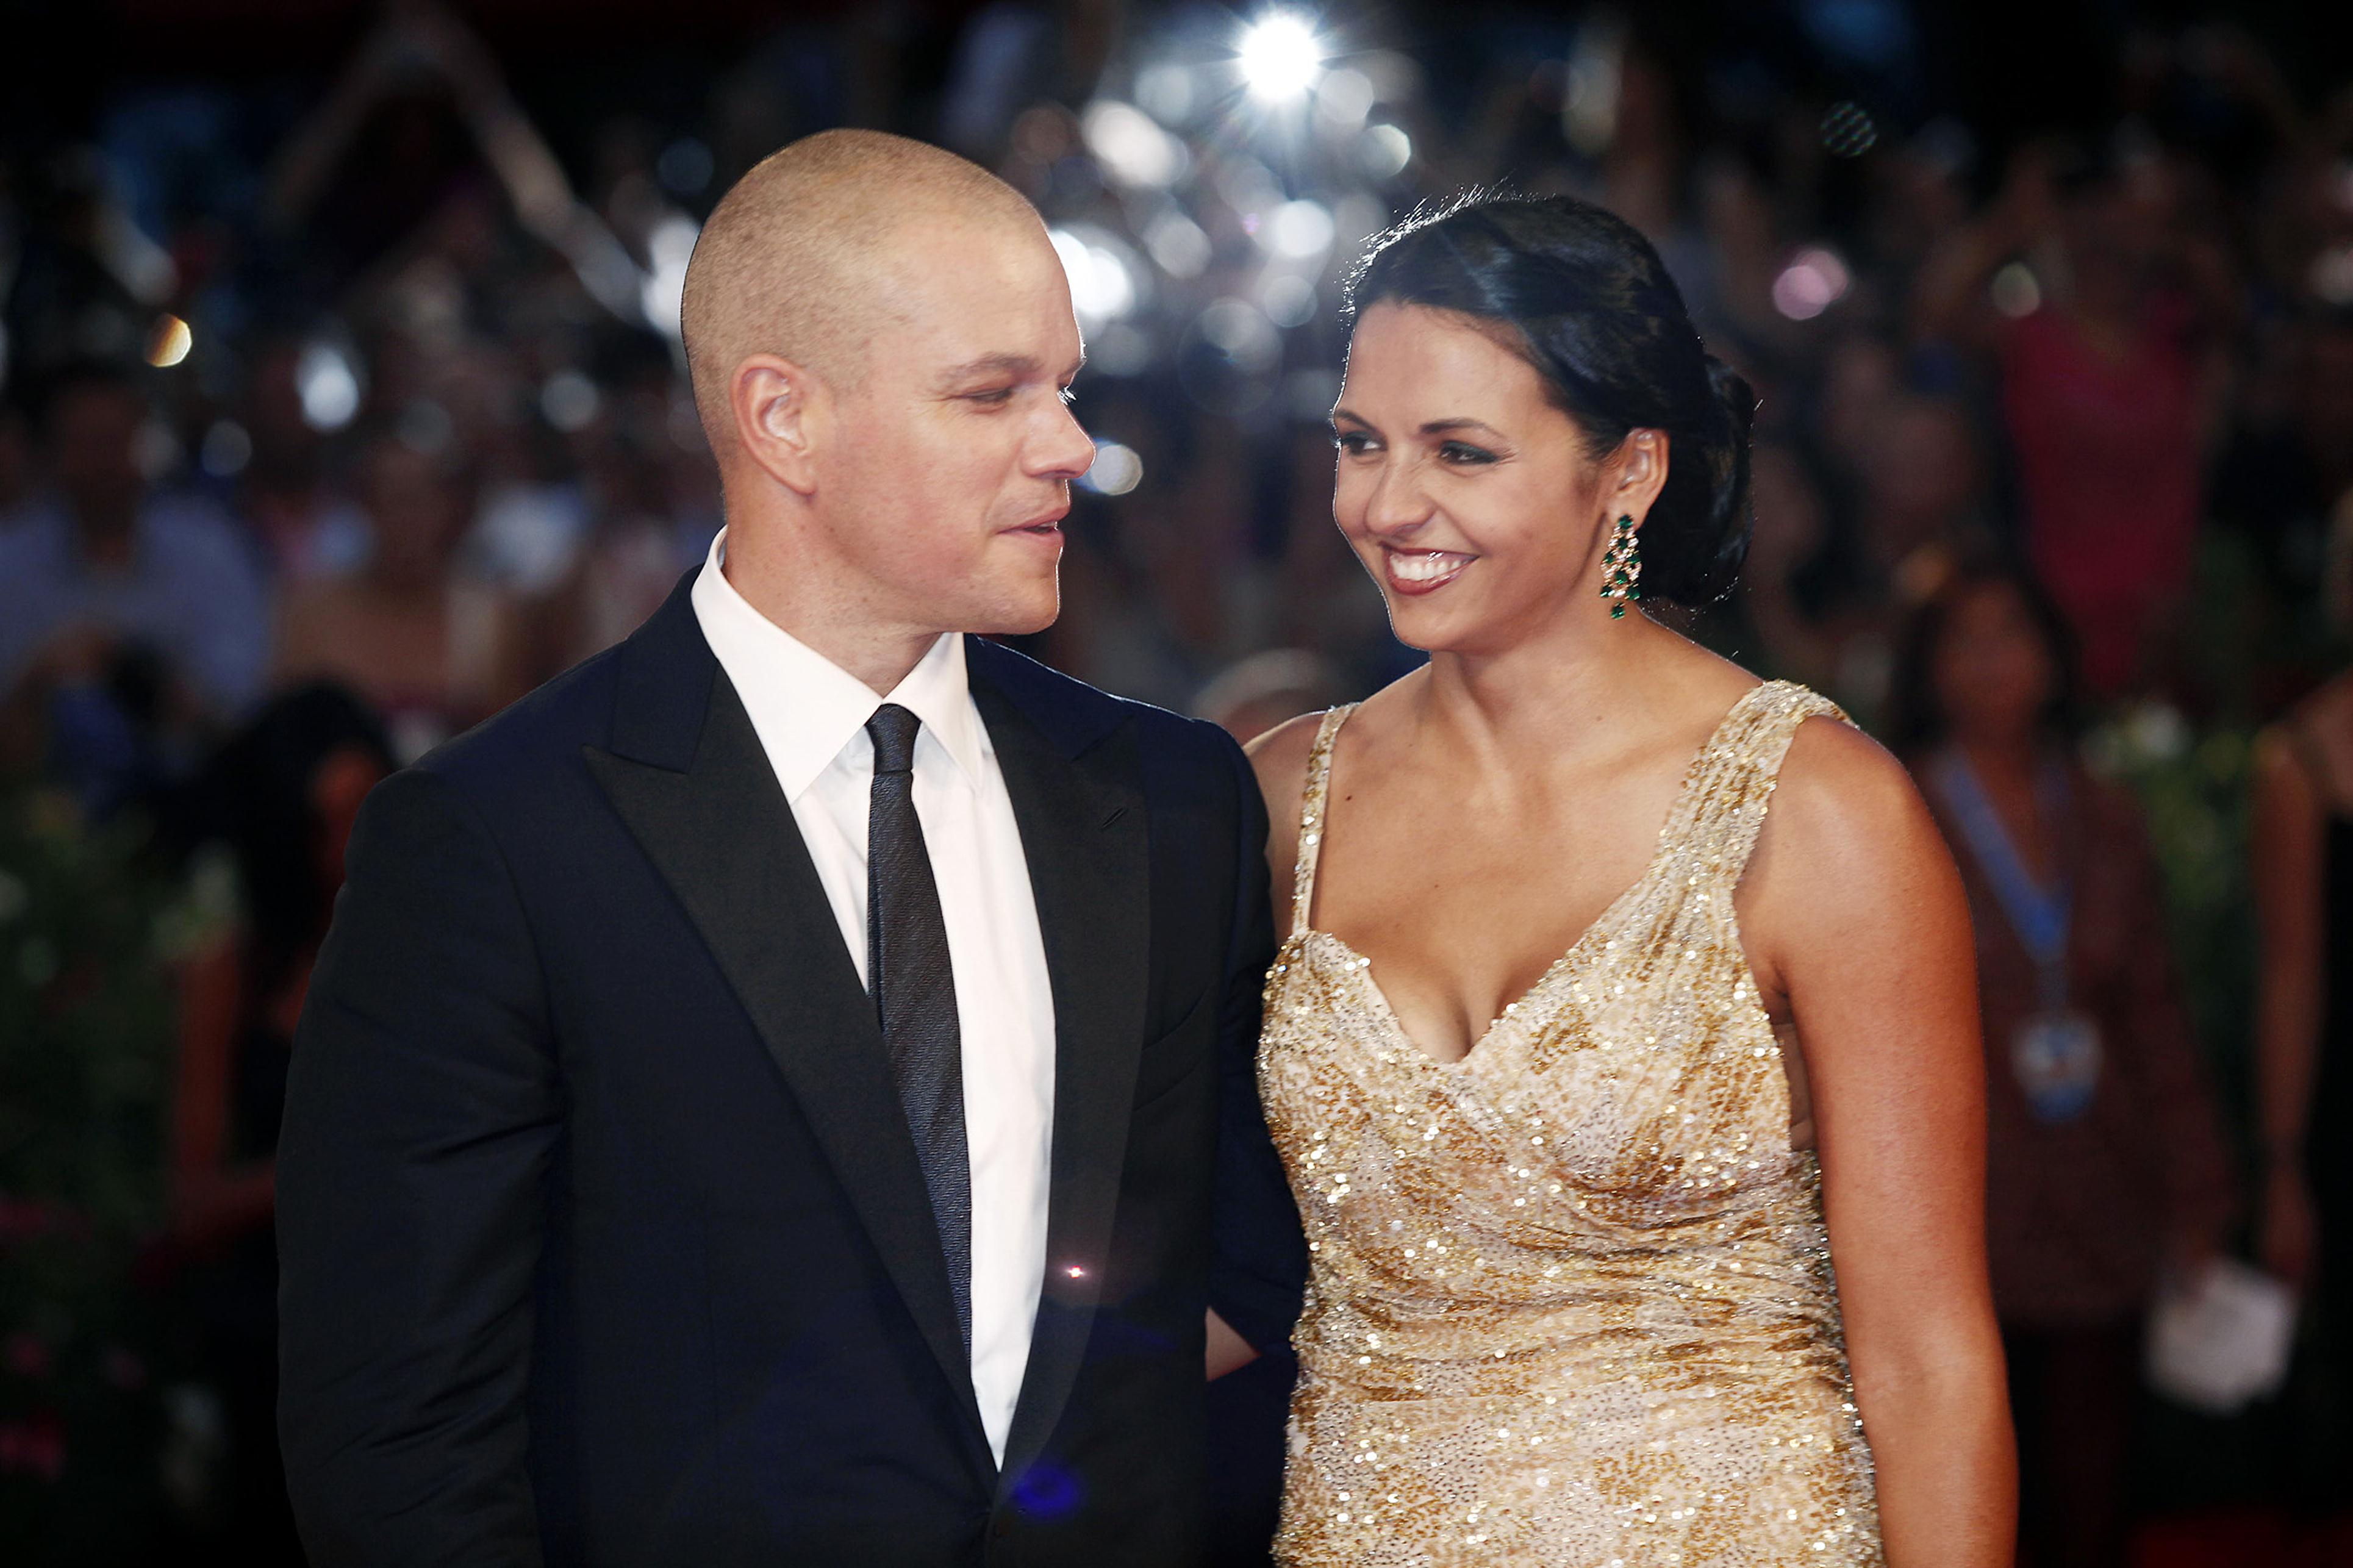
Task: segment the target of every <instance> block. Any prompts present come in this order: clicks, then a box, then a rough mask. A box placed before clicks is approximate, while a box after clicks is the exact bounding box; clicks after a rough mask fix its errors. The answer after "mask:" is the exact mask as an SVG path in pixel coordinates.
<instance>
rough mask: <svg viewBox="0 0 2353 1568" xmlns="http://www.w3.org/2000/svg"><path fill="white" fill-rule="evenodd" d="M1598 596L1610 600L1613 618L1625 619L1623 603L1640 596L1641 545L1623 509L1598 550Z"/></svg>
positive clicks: (1628, 602) (1615, 619) (1610, 616)
mask: <svg viewBox="0 0 2353 1568" xmlns="http://www.w3.org/2000/svg"><path fill="white" fill-rule="evenodd" d="M1601 596H1602V597H1603V598H1605V599H1607V600H1609V618H1610V619H1611V620H1613V621H1622V620H1624V619H1625V618H1626V606H1627V605H1630V604H1631V603H1633V602H1634V601H1636V600H1638V599H1640V598H1641V596H1642V547H1641V544H1640V543H1638V542H1636V540H1635V538H1634V520H1633V519H1632V518H1631V517H1630V516H1628V515H1627V514H1626V513H1624V512H1620V513H1619V514H1618V529H1617V531H1616V532H1614V533H1612V534H1611V535H1610V536H1609V549H1607V550H1605V551H1603V552H1601Z"/></svg>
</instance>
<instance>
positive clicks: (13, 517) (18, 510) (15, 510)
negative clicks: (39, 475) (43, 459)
mask: <svg viewBox="0 0 2353 1568" xmlns="http://www.w3.org/2000/svg"><path fill="white" fill-rule="evenodd" d="M32 499H33V443H32V439H31V437H30V436H29V435H28V434H27V433H26V429H25V416H24V415H23V414H21V413H19V412H18V411H17V410H16V409H15V408H12V407H9V406H6V405H0V534H5V533H6V532H7V531H9V530H10V529H11V528H14V527H15V526H16V524H17V523H19V522H21V521H24V515H25V509H26V507H27V506H28V505H29V504H31V501H32Z"/></svg>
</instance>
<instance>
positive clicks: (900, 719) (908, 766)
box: [866, 702, 923, 773]
mask: <svg viewBox="0 0 2353 1568" xmlns="http://www.w3.org/2000/svg"><path fill="white" fill-rule="evenodd" d="M922 728H923V721H922V720H921V719H918V718H916V717H915V716H914V715H913V713H911V712H909V711H908V710H906V709H904V708H902V707H900V706H899V705H898V704H897V703H896V702H885V703H884V704H882V706H881V707H880V708H877V709H876V710H874V717H873V718H871V719H869V720H868V721H866V732H867V734H868V735H870V736H871V737H872V738H873V741H874V771H875V772H876V773H913V771H914V768H915V731H918V730H920V729H922Z"/></svg>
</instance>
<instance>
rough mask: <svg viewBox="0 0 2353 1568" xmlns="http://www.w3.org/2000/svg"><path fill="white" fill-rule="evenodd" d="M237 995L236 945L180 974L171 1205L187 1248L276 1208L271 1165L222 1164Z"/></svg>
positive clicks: (262, 1221)
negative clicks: (233, 1165) (235, 1165)
mask: <svg viewBox="0 0 2353 1568" xmlns="http://www.w3.org/2000/svg"><path fill="white" fill-rule="evenodd" d="M242 994H243V977H242V976H241V974H240V973H239V963H238V952H237V942H235V941H234V940H230V941H227V942H221V943H220V944H219V945H217V946H216V947H211V948H207V949H206V951H204V952H200V953H197V954H196V955H195V956H194V957H193V958H191V959H189V960H188V962H187V963H186V964H185V966H184V967H183V968H182V970H181V972H180V985H179V1000H180V1016H179V1028H178V1047H179V1049H178V1060H177V1062H176V1064H175V1070H174V1076H173V1083H172V1126H171V1151H172V1165H171V1177H170V1189H169V1202H170V1211H171V1225H172V1230H173V1233H174V1236H175V1237H177V1238H178V1239H179V1240H180V1241H181V1242H182V1243H183V1244H185V1245H187V1246H189V1247H198V1248H201V1247H205V1246H206V1245H208V1244H210V1243H212V1242H214V1241H217V1240H221V1239H224V1238H226V1237H231V1236H234V1235H236V1234H237V1233H238V1232H240V1231H243V1230H246V1229H248V1228H250V1227H252V1226H257V1225H266V1224H267V1223H268V1222H269V1215H270V1210H271V1208H272V1207H273V1205H275V1203H276V1201H277V1169H276V1166H275V1164H274V1163H273V1162H271V1161H269V1160H259V1161H252V1162H248V1163H246V1164H243V1165H240V1166H237V1167H230V1166H228V1165H227V1164H226V1163H225V1162H226V1160H227V1151H228V1133H229V1095H230V1087H229V1086H230V1071H231V1068H232V1065H233V1059H234V1056H235V1052H236V1049H237V1017H238V1012H239V1007H238V1000H239V997H240V996H241V995H242Z"/></svg>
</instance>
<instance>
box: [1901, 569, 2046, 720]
mask: <svg viewBox="0 0 2353 1568" xmlns="http://www.w3.org/2000/svg"><path fill="white" fill-rule="evenodd" d="M1987 588H2006V589H2008V590H2009V591H2010V593H2012V594H2014V595H2017V596H2018V602H2019V603H2020V604H2021V605H2023V606H2024V607H2025V610H2026V618H2027V619H2028V620H2030V621H2031V622H2032V623H2033V624H2034V629H2035V631H2036V632H2037V633H2038V634H2040V635H2041V637H2042V650H2043V652H2044V654H2045V655H2046V656H2048V657H2049V658H2050V660H2051V699H2050V700H2049V701H2048V702H2047V703H2046V704H2044V706H2043V710H2042V729H2043V732H2044V734H2045V735H2046V736H2047V737H2049V738H2050V739H2051V740H2052V741H2054V742H2060V743H2063V744H2065V743H2071V742H2073V741H2074V740H2075V739H2076V737H2077V736H2078V735H2079V734H2080V733H2081V731H2082V729H2083V698H2082V692H2081V689H2080V688H2079V687H2078V684H2077V680H2078V677H2077V674H2076V653H2075V634H2074V631H2073V628H2072V627H2070V626H2068V625H2067V618H2066V616H2063V615H2062V614H2060V611H2059V606H2058V605H2057V603H2056V602H2055V601H2053V600H2052V597H2051V595H2050V592H2049V591H2048V590H2047V589H2045V588H2044V587H2043V586H2042V583H2041V582H2040V581H2039V580H2038V579H2037V578H2036V577H2035V575H2034V574H2033V572H2032V571H2031V570H2030V569H2029V568H2028V567H2027V566H2026V565H2025V564H2024V563H2021V562H2020V561H2018V560H2016V559H2015V558H2013V557H2011V556H2009V555H2006V554H2001V553H1998V552H1991V551H1986V552H1978V553H1973V554H1970V555H1968V556H1965V557H1963V558H1962V559H1961V560H1959V561H1958V562H1957V563H1954V564H1953V566H1952V567H1951V568H1950V570H1948V571H1947V573H1946V574H1945V576H1944V577H1943V579H1942V580H1941V581H1939V582H1938V583H1937V584H1936V588H1935V589H1934V590H1933V591H1932V592H1931V593H1929V594H1928V595H1927V596H1926V598H1924V599H1922V600H1921V601H1920V603H1919V604H1918V605H1915V606H1914V608H1913V610H1912V612H1911V614H1910V615H1908V616H1905V620H1904V624H1903V626H1902V627H1901V629H1900V630H1899V631H1898V632H1897V634H1896V638H1895V659H1894V669H1893V670H1892V672H1891V674H1890V677H1889V680H1888V686H1887V706H1886V710H1885V722H1884V723H1883V724H1882V725H1881V729H1882V730H1883V731H1884V732H1885V734H1884V739H1885V740H1886V742H1887V749H1888V750H1889V751H1891V752H1894V753H1895V754H1896V755H1897V756H1899V757H1903V758H1906V759H1911V758H1915V757H1918V756H1920V755H1922V754H1924V753H1925V752H1929V751H1931V750H1933V749H1935V748H1936V747H1937V746H1940V745H1942V744H1943V743H1944V742H1945V738H1946V734H1947V730H1948V729H1949V728H1950V720H1949V719H1948V718H1947V715H1946V713H1945V709H1944V704H1943V703H1941V702H1939V701H1938V700H1936V649H1937V648H1938V647H1939V646H1941V645H1942V644H1943V642H1944V640H1945V631H1946V628H1947V627H1948V626H1951V625H1952V620H1953V613H1954V612H1955V611H1956V610H1957V609H1959V608H1960V606H1961V604H1962V601H1964V600H1966V599H1968V597H1970V596H1971V595H1974V594H1977V593H1978V592H1980V591H1982V590H1984V589H1987Z"/></svg>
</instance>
